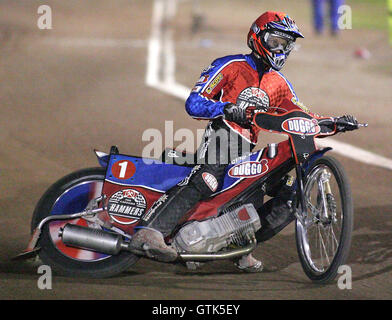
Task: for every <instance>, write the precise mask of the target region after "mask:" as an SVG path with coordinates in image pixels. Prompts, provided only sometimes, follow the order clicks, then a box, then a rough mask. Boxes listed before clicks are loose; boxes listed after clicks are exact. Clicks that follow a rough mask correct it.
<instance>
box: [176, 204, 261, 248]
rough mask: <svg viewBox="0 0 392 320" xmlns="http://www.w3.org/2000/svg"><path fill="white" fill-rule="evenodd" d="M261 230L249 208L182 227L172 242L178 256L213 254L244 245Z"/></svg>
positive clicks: (256, 215)
mask: <svg viewBox="0 0 392 320" xmlns="http://www.w3.org/2000/svg"><path fill="white" fill-rule="evenodd" d="M260 228H261V224H260V218H259V215H258V214H257V211H256V209H255V208H254V206H253V205H252V204H245V205H242V206H240V207H237V208H235V209H232V210H230V211H228V212H226V213H224V214H223V215H221V216H219V217H214V218H211V219H208V220H205V221H194V222H191V223H189V224H187V225H185V226H184V227H183V228H181V230H180V231H179V232H178V233H177V235H176V236H175V238H174V241H173V245H174V246H175V247H176V248H177V250H178V251H179V252H189V253H212V252H217V251H219V250H220V249H222V248H225V247H227V246H229V245H230V244H236V245H243V244H244V243H246V241H247V236H248V235H252V234H254V233H255V232H256V231H257V230H259V229H260Z"/></svg>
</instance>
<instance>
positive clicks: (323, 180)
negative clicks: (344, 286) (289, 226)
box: [296, 156, 354, 283]
mask: <svg viewBox="0 0 392 320" xmlns="http://www.w3.org/2000/svg"><path fill="white" fill-rule="evenodd" d="M304 196H305V203H306V206H307V208H306V210H307V213H306V216H305V217H304V218H303V221H300V220H297V221H296V242H297V250H298V254H299V258H300V261H301V264H302V267H303V270H304V272H305V273H306V275H307V276H308V277H309V278H310V279H311V280H312V281H314V282H318V283H328V282H331V281H332V280H333V279H334V278H335V277H336V275H337V272H338V269H339V267H340V266H341V265H343V264H345V262H346V260H347V258H348V255H349V251H350V245H351V234H352V229H353V215H354V213H353V204H352V197H351V190H350V185H349V182H348V178H347V176H346V174H345V172H344V169H343V167H342V165H341V164H340V163H339V162H338V161H337V160H336V159H334V158H331V157H326V156H325V157H322V158H320V159H318V160H316V161H315V162H314V163H313V165H312V166H311V167H310V168H309V170H308V173H307V174H306V178H305V185H304Z"/></svg>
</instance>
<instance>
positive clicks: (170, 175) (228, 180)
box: [106, 150, 262, 192]
mask: <svg viewBox="0 0 392 320" xmlns="http://www.w3.org/2000/svg"><path fill="white" fill-rule="evenodd" d="M261 154H262V150H260V151H258V152H255V153H252V154H250V155H249V156H247V157H243V158H240V159H238V161H236V162H234V163H231V164H229V165H228V166H227V168H226V170H225V176H224V179H223V183H221V185H220V186H219V189H218V190H217V192H219V191H222V190H224V189H227V188H229V187H231V186H232V185H233V184H235V183H237V182H239V181H240V180H241V179H242V178H235V177H231V176H229V175H228V172H229V170H230V169H231V168H232V167H234V166H236V165H238V164H239V163H241V162H246V161H258V160H259V159H260V157H261ZM149 160H150V161H149ZM123 161H130V162H132V164H133V165H134V166H135V167H134V168H135V170H134V173H132V176H130V177H129V178H126V179H125V178H123V179H120V178H118V176H119V175H118V173H117V174H116V173H115V170H113V165H114V164H116V165H115V167H118V163H122V162H123ZM191 170H192V167H186V166H179V165H174V164H168V163H163V162H160V161H157V160H153V161H152V160H151V159H143V158H139V157H132V156H127V155H120V154H117V155H111V156H110V158H109V165H108V170H107V172H106V180H107V181H110V182H113V183H117V184H122V185H133V186H143V187H147V188H150V189H155V190H157V191H160V192H166V191H167V190H169V189H170V188H172V187H174V186H175V185H176V184H177V183H179V182H180V181H181V180H183V179H184V178H185V177H187V176H188V175H189V174H190V172H191Z"/></svg>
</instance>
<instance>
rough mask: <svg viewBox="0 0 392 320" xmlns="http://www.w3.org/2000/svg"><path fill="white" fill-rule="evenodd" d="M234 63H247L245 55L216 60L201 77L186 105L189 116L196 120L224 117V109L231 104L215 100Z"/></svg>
mask: <svg viewBox="0 0 392 320" xmlns="http://www.w3.org/2000/svg"><path fill="white" fill-rule="evenodd" d="M234 61H245V59H244V56H243V55H231V56H226V57H222V58H218V59H216V60H214V61H213V62H212V63H211V64H210V65H209V66H208V67H207V68H205V69H204V70H203V71H202V72H201V75H200V79H199V80H198V81H197V82H196V84H195V86H194V88H193V89H192V92H191V94H190V95H189V97H188V99H187V100H186V103H185V109H186V111H187V112H188V114H189V115H190V116H192V117H194V118H200V119H214V118H217V117H219V116H222V115H223V109H224V107H225V106H226V105H227V104H229V102H222V101H217V100H213V99H212V97H213V96H214V94H217V93H218V92H219V91H220V88H222V86H224V84H225V83H226V81H230V80H229V79H227V78H225V77H226V76H227V74H228V73H229V72H226V71H227V70H228V69H227V68H230V67H231V66H230V64H231V63H232V62H234Z"/></svg>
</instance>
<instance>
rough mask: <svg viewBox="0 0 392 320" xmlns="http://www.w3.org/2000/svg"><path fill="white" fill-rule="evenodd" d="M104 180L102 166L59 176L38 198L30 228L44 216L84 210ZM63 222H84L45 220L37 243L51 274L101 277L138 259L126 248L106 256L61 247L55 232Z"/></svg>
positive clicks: (109, 275) (130, 264)
mask: <svg viewBox="0 0 392 320" xmlns="http://www.w3.org/2000/svg"><path fill="white" fill-rule="evenodd" d="M104 179H105V169H103V168H89V169H82V170H79V171H76V172H73V173H71V174H69V175H67V176H65V177H63V178H61V179H60V180H59V181H57V182H56V183H54V184H53V185H52V186H51V187H49V189H48V190H47V191H46V192H45V194H44V195H43V196H42V198H41V199H40V200H39V202H38V204H37V206H36V208H35V210H34V213H33V218H32V223H31V230H32V231H33V230H34V229H35V228H36V227H37V225H38V223H39V222H40V221H41V220H42V219H44V218H46V217H47V216H50V215H53V214H68V213H76V212H80V211H82V210H84V209H85V208H86V206H87V203H88V201H89V200H91V199H92V198H95V197H97V196H98V195H100V193H101V191H102V185H103V181H104ZM66 223H73V224H78V225H86V221H85V220H84V219H74V220H72V221H70V220H57V221H54V222H48V223H46V224H45V225H44V226H43V228H42V233H41V237H40V239H39V242H38V246H39V247H41V249H40V251H39V257H40V259H41V260H42V262H43V263H44V264H47V265H49V266H51V267H52V269H53V271H54V272H55V273H58V274H61V275H65V276H72V277H75V276H82V277H91V278H105V277H111V276H113V275H116V274H119V273H121V272H123V271H125V270H126V269H128V268H129V267H130V266H132V265H133V264H135V263H136V262H137V261H138V259H139V257H138V256H136V255H133V254H131V253H129V252H126V251H122V252H120V253H119V254H118V255H115V256H110V255H105V254H101V253H97V252H93V251H89V250H84V249H76V248H71V247H67V246H65V245H64V243H62V241H61V238H60V237H59V236H58V232H57V231H58V229H59V228H60V227H61V226H64V225H65V224H66Z"/></svg>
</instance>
